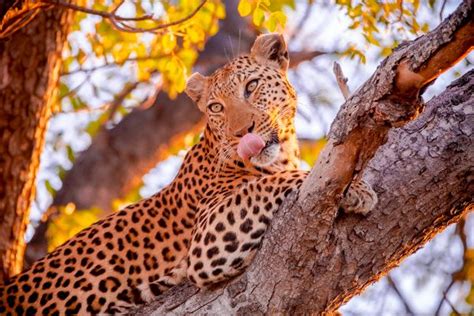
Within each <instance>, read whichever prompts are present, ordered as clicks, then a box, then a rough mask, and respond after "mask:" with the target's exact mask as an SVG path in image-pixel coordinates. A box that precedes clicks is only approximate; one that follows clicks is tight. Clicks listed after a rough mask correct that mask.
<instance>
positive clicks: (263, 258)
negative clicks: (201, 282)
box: [157, 1, 474, 314]
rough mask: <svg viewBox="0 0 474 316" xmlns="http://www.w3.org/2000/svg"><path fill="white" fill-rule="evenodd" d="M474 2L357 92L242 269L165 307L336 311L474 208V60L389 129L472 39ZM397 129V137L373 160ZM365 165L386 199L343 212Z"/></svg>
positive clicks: (182, 310) (181, 310) (397, 55)
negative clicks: (473, 174) (473, 66)
mask: <svg viewBox="0 0 474 316" xmlns="http://www.w3.org/2000/svg"><path fill="white" fill-rule="evenodd" d="M472 6H473V4H472V2H471V1H469V2H464V3H462V4H461V5H460V6H459V7H458V9H457V10H456V11H455V13H453V14H452V15H451V16H450V17H448V18H447V19H446V20H445V21H444V22H443V23H442V24H441V25H440V26H439V27H438V28H436V29H435V30H433V31H432V32H430V33H428V34H426V35H424V36H421V37H419V38H418V39H416V40H415V41H412V42H410V43H405V44H404V45H402V46H400V47H399V48H398V49H396V50H395V51H394V53H393V54H392V55H391V56H390V57H388V58H387V59H386V60H384V61H383V62H382V64H381V65H380V66H379V68H378V69H377V70H376V72H375V73H374V75H373V76H372V77H371V78H370V79H369V80H368V81H367V82H366V83H365V84H364V85H363V86H362V87H361V88H360V89H359V90H358V91H356V93H354V94H353V95H352V96H351V97H350V98H349V100H347V102H346V103H345V104H344V105H343V106H342V108H341V110H340V112H339V113H338V115H337V117H336V119H335V121H334V122H333V124H332V126H331V131H330V134H329V141H328V144H327V145H326V146H325V148H324V150H323V151H322V153H321V155H320V157H319V159H318V162H317V163H316V166H315V167H314V168H313V169H312V171H311V173H310V174H309V176H308V178H307V179H306V180H305V182H304V183H303V185H302V188H301V190H300V192H299V194H298V195H293V196H291V197H289V198H288V199H287V200H286V201H285V202H284V203H283V205H282V207H281V208H280V211H279V214H278V215H277V217H276V218H275V219H274V221H273V223H272V227H271V228H270V231H269V232H267V235H266V238H265V240H264V242H263V246H262V249H261V250H260V252H259V254H258V255H257V258H256V260H255V261H254V263H253V264H252V266H251V267H250V268H249V269H248V271H247V272H246V273H245V274H244V275H243V276H242V277H241V278H239V279H238V280H237V281H234V282H231V283H230V284H229V285H227V286H226V287H218V289H216V290H206V291H202V292H200V293H198V294H195V295H193V296H192V297H191V298H189V299H184V298H183V297H181V296H180V292H178V294H176V292H173V293H174V294H165V298H163V299H164V302H165V304H163V305H162V306H160V307H159V308H158V310H157V314H164V313H166V312H171V311H170V310H168V308H169V302H179V301H183V302H184V303H183V304H181V305H179V306H177V307H176V305H174V306H173V310H172V312H173V313H175V314H187V313H190V312H191V311H193V310H196V307H198V306H203V305H206V312H209V311H213V312H215V313H217V314H219V313H229V311H232V312H233V313H237V314H254V313H277V312H282V311H285V312H288V313H296V314H299V313H310V312H311V313H331V312H334V311H335V310H337V308H338V307H339V306H340V305H341V304H343V303H344V302H345V301H347V300H348V299H350V298H351V297H352V296H354V295H356V294H358V293H360V292H361V291H362V290H363V289H364V288H365V287H366V286H367V285H368V284H370V283H372V282H374V281H375V280H377V279H378V278H380V277H381V276H382V275H383V274H385V273H387V272H388V271H389V270H390V269H391V268H393V267H394V266H396V265H397V264H398V263H399V262H400V260H402V259H403V258H404V257H406V256H408V255H410V254H412V253H413V252H414V251H416V250H417V249H418V248H419V247H420V246H422V245H423V244H424V243H425V242H426V241H427V240H429V239H431V238H432V237H434V235H435V234H436V233H438V232H440V231H441V230H442V229H444V228H445V227H446V226H447V225H448V224H450V223H451V222H453V221H457V220H458V219H459V218H460V217H461V216H462V215H463V214H464V213H465V212H467V211H468V210H470V209H471V208H472V191H473V189H474V188H473V187H472V183H470V184H469V183H468V182H466V181H465V180H464V181H463V180H460V179H466V177H467V175H468V174H469V166H471V165H472V164H473V161H472V160H473V158H472V157H473V155H472V153H470V152H469V151H470V148H472V138H470V137H469V135H471V134H472V126H473V124H472V123H473V122H472V115H471V116H469V109H468V108H469V107H470V108H472V106H473V103H474V97H473V96H472V93H469V92H468V91H471V90H472V89H473V88H474V76H473V74H474V72H473V71H471V72H470V73H468V74H467V75H466V76H464V77H463V78H462V79H460V80H458V81H457V82H456V83H455V84H453V85H452V86H451V87H450V88H449V89H448V90H447V91H446V92H445V93H443V94H442V95H441V96H440V97H438V98H437V99H436V100H434V101H432V102H430V105H431V106H430V107H429V110H428V111H426V112H425V113H424V114H423V115H422V116H421V117H420V118H419V119H418V120H416V121H415V122H413V123H412V124H409V125H408V126H406V127H405V128H404V129H398V130H394V131H393V132H391V133H390V135H388V134H389V131H390V128H391V127H395V126H400V125H403V124H404V123H405V122H407V121H410V120H412V119H413V118H415V117H416V116H417V114H418V112H419V111H420V110H421V109H422V107H423V103H422V102H421V99H420V97H419V91H420V90H421V89H422V88H423V87H424V86H425V85H426V84H428V83H430V82H431V81H432V80H433V79H434V77H435V76H437V75H439V74H440V73H441V72H440V71H435V70H436V67H439V68H438V69H441V70H444V69H446V68H447V67H448V66H449V65H452V64H453V63H454V62H455V61H457V60H459V59H460V58H461V57H462V56H464V55H465V53H466V51H469V50H470V49H471V47H470V46H469V45H465V44H464V42H465V41H467V42H471V39H472V36H474V33H470V34H468V33H465V30H466V29H469V28H470V27H472V23H473V22H472V14H473V8H472ZM452 42H455V43H457V44H458V45H459V46H460V47H462V48H463V49H464V50H463V49H460V48H454V47H452V44H451V43H452ZM445 47H451V48H452V50H451V51H450V52H449V53H446V51H445ZM469 118H470V119H471V122H469ZM456 120H457V121H456ZM454 121H456V122H454ZM428 122H429V124H427V123H428ZM433 128H434V129H433ZM427 129H429V131H428V130H427ZM426 135H429V136H426ZM387 136H388V139H389V140H390V142H389V144H387V146H383V147H382V148H381V149H380V150H379V152H378V154H377V156H378V157H376V158H375V159H373V160H372V162H371V163H370V165H368V162H369V160H370V159H371V158H372V157H373V156H374V154H375V152H376V150H377V149H379V147H380V146H381V145H382V144H384V143H385V142H386V140H387ZM433 138H434V139H435V140H436V144H433ZM440 168H441V169H440ZM363 171H364V172H365V173H363ZM363 174H365V179H367V180H368V182H369V183H371V184H372V186H373V187H374V188H375V189H376V191H377V192H378V193H379V203H378V205H377V207H376V210H374V211H373V212H372V214H371V215H370V216H369V217H368V218H360V217H358V216H354V215H353V216H347V215H344V216H338V205H339V201H340V198H341V196H342V194H343V192H344V190H345V189H346V188H347V186H348V185H349V184H350V182H351V181H352V180H353V178H360V177H361V176H362V175H363ZM414 175H416V181H407V179H413V177H414ZM441 179H442V180H441ZM414 180H415V179H414ZM441 181H442V182H441ZM446 187H449V188H450V189H449V192H446ZM406 214H410V216H409V218H408V219H407V217H406ZM289 228H291V229H289ZM181 289H186V285H184V286H182V287H181ZM169 295H171V296H169ZM196 314H199V312H196Z"/></svg>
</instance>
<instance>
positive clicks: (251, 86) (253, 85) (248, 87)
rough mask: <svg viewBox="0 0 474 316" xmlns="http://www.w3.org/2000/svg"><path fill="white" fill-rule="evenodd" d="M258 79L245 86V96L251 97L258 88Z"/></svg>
mask: <svg viewBox="0 0 474 316" xmlns="http://www.w3.org/2000/svg"><path fill="white" fill-rule="evenodd" d="M257 86H258V79H254V80H251V81H249V82H248V83H247V85H246V86H245V97H249V96H250V94H251V93H252V92H254V91H255V89H257Z"/></svg>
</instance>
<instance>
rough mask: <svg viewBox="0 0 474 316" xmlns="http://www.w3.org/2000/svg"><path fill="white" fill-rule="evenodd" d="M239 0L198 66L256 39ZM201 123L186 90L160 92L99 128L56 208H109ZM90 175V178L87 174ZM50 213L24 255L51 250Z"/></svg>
mask: <svg viewBox="0 0 474 316" xmlns="http://www.w3.org/2000/svg"><path fill="white" fill-rule="evenodd" d="M237 5H238V1H235V0H231V1H226V8H227V16H226V19H225V20H224V21H223V22H222V24H221V28H220V31H219V33H218V34H217V35H216V36H214V37H212V38H211V39H210V40H209V41H208V43H207V44H206V48H205V50H204V51H203V52H202V53H201V54H200V56H199V59H198V61H197V63H196V69H197V70H198V71H199V72H201V73H205V74H209V73H211V72H213V71H214V70H215V69H216V68H219V67H221V66H222V65H223V64H225V63H226V62H227V61H228V60H229V58H233V56H234V55H238V54H240V51H242V52H246V51H248V50H249V49H250V45H251V44H252V43H253V42H254V40H255V38H256V35H257V33H256V30H255V29H254V28H252V27H250V25H249V23H248V21H246V20H244V19H243V18H241V17H240V16H239V14H238V13H237V12H238V11H237ZM323 54H325V53H324V52H321V51H310V52H292V53H291V55H292V56H291V60H292V64H291V65H290V67H296V66H297V65H299V64H300V63H301V62H303V61H306V60H310V59H313V58H315V57H318V56H320V55H323ZM201 128H202V115H201V112H200V111H199V110H198V108H197V107H196V106H195V105H194V104H193V102H192V101H191V100H190V99H189V98H188V97H187V96H186V95H185V94H180V95H178V97H177V99H175V100H171V99H170V98H169V97H168V95H167V94H166V93H165V92H160V93H158V95H157V98H156V100H155V101H154V104H153V106H151V107H150V108H147V109H143V107H141V106H139V107H137V109H135V110H134V111H132V112H131V113H130V114H129V115H127V116H126V117H125V118H124V119H123V120H122V121H121V122H120V123H119V124H117V126H115V127H114V128H112V129H108V130H107V129H104V130H101V131H100V133H99V134H98V136H97V137H96V138H94V140H93V142H92V145H91V146H90V147H89V148H88V149H87V150H86V151H84V152H82V153H81V154H80V155H79V157H78V158H77V160H76V162H75V164H74V165H73V167H72V169H71V170H69V171H68V173H67V174H66V177H65V179H64V181H63V185H62V187H61V189H60V190H59V191H58V192H57V194H56V196H55V198H54V200H53V203H52V206H51V209H50V211H49V212H48V214H49V216H54V215H55V213H56V212H55V207H57V206H63V205H66V204H68V203H74V204H75V206H76V209H78V210H81V209H90V208H91V207H98V208H100V209H102V210H103V211H104V213H108V212H111V211H113V210H112V202H113V200H115V199H117V198H121V197H124V196H125V195H126V194H127V192H129V191H130V189H132V188H134V187H136V186H137V185H139V183H140V181H141V179H142V177H143V175H145V174H146V173H147V172H148V171H149V170H150V169H151V168H153V167H154V166H155V165H156V164H157V163H158V162H159V161H162V160H164V159H165V158H166V157H167V156H168V154H169V153H168V148H170V147H176V146H182V144H184V137H183V136H184V135H188V134H190V133H196V132H197V131H198V130H200V129H201ZM84 174H87V175H88V176H87V177H84ZM49 216H48V217H47V218H46V219H45V221H43V222H41V223H40V224H39V225H38V227H37V228H36V230H35V234H34V236H33V238H32V239H31V241H30V242H29V243H28V246H27V254H26V260H27V262H28V263H32V262H34V261H36V260H38V259H40V258H41V257H43V256H44V255H45V254H46V253H47V240H46V237H45V234H46V230H47V227H48V223H49Z"/></svg>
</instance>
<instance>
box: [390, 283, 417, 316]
mask: <svg viewBox="0 0 474 316" xmlns="http://www.w3.org/2000/svg"><path fill="white" fill-rule="evenodd" d="M387 280H388V283H389V284H390V286H391V287H392V288H393V290H394V291H395V293H397V296H398V298H399V299H400V301H401V302H402V304H403V306H404V307H405V311H406V312H407V314H409V315H415V314H414V313H413V310H412V309H411V307H410V305H409V304H408V302H407V300H406V298H405V297H404V296H403V294H402V292H401V291H400V290H399V289H398V287H397V285H396V284H395V281H393V278H392V276H391V275H390V274H389V275H388V276H387Z"/></svg>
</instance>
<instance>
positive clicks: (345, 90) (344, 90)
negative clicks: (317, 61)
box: [332, 61, 351, 100]
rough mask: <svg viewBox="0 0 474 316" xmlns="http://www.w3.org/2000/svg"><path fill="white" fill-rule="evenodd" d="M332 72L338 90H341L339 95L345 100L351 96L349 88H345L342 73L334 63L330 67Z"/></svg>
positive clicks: (344, 78)
mask: <svg viewBox="0 0 474 316" xmlns="http://www.w3.org/2000/svg"><path fill="white" fill-rule="evenodd" d="M332 71H333V72H334V75H335V76H336V81H337V85H338V86H339V89H340V90H341V93H342V95H343V96H344V99H345V100H347V99H348V98H349V96H350V95H351V91H350V90H349V87H348V86H347V78H346V77H344V73H343V72H342V68H341V65H339V64H338V63H337V62H336V61H335V62H334V65H333V67H332Z"/></svg>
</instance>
